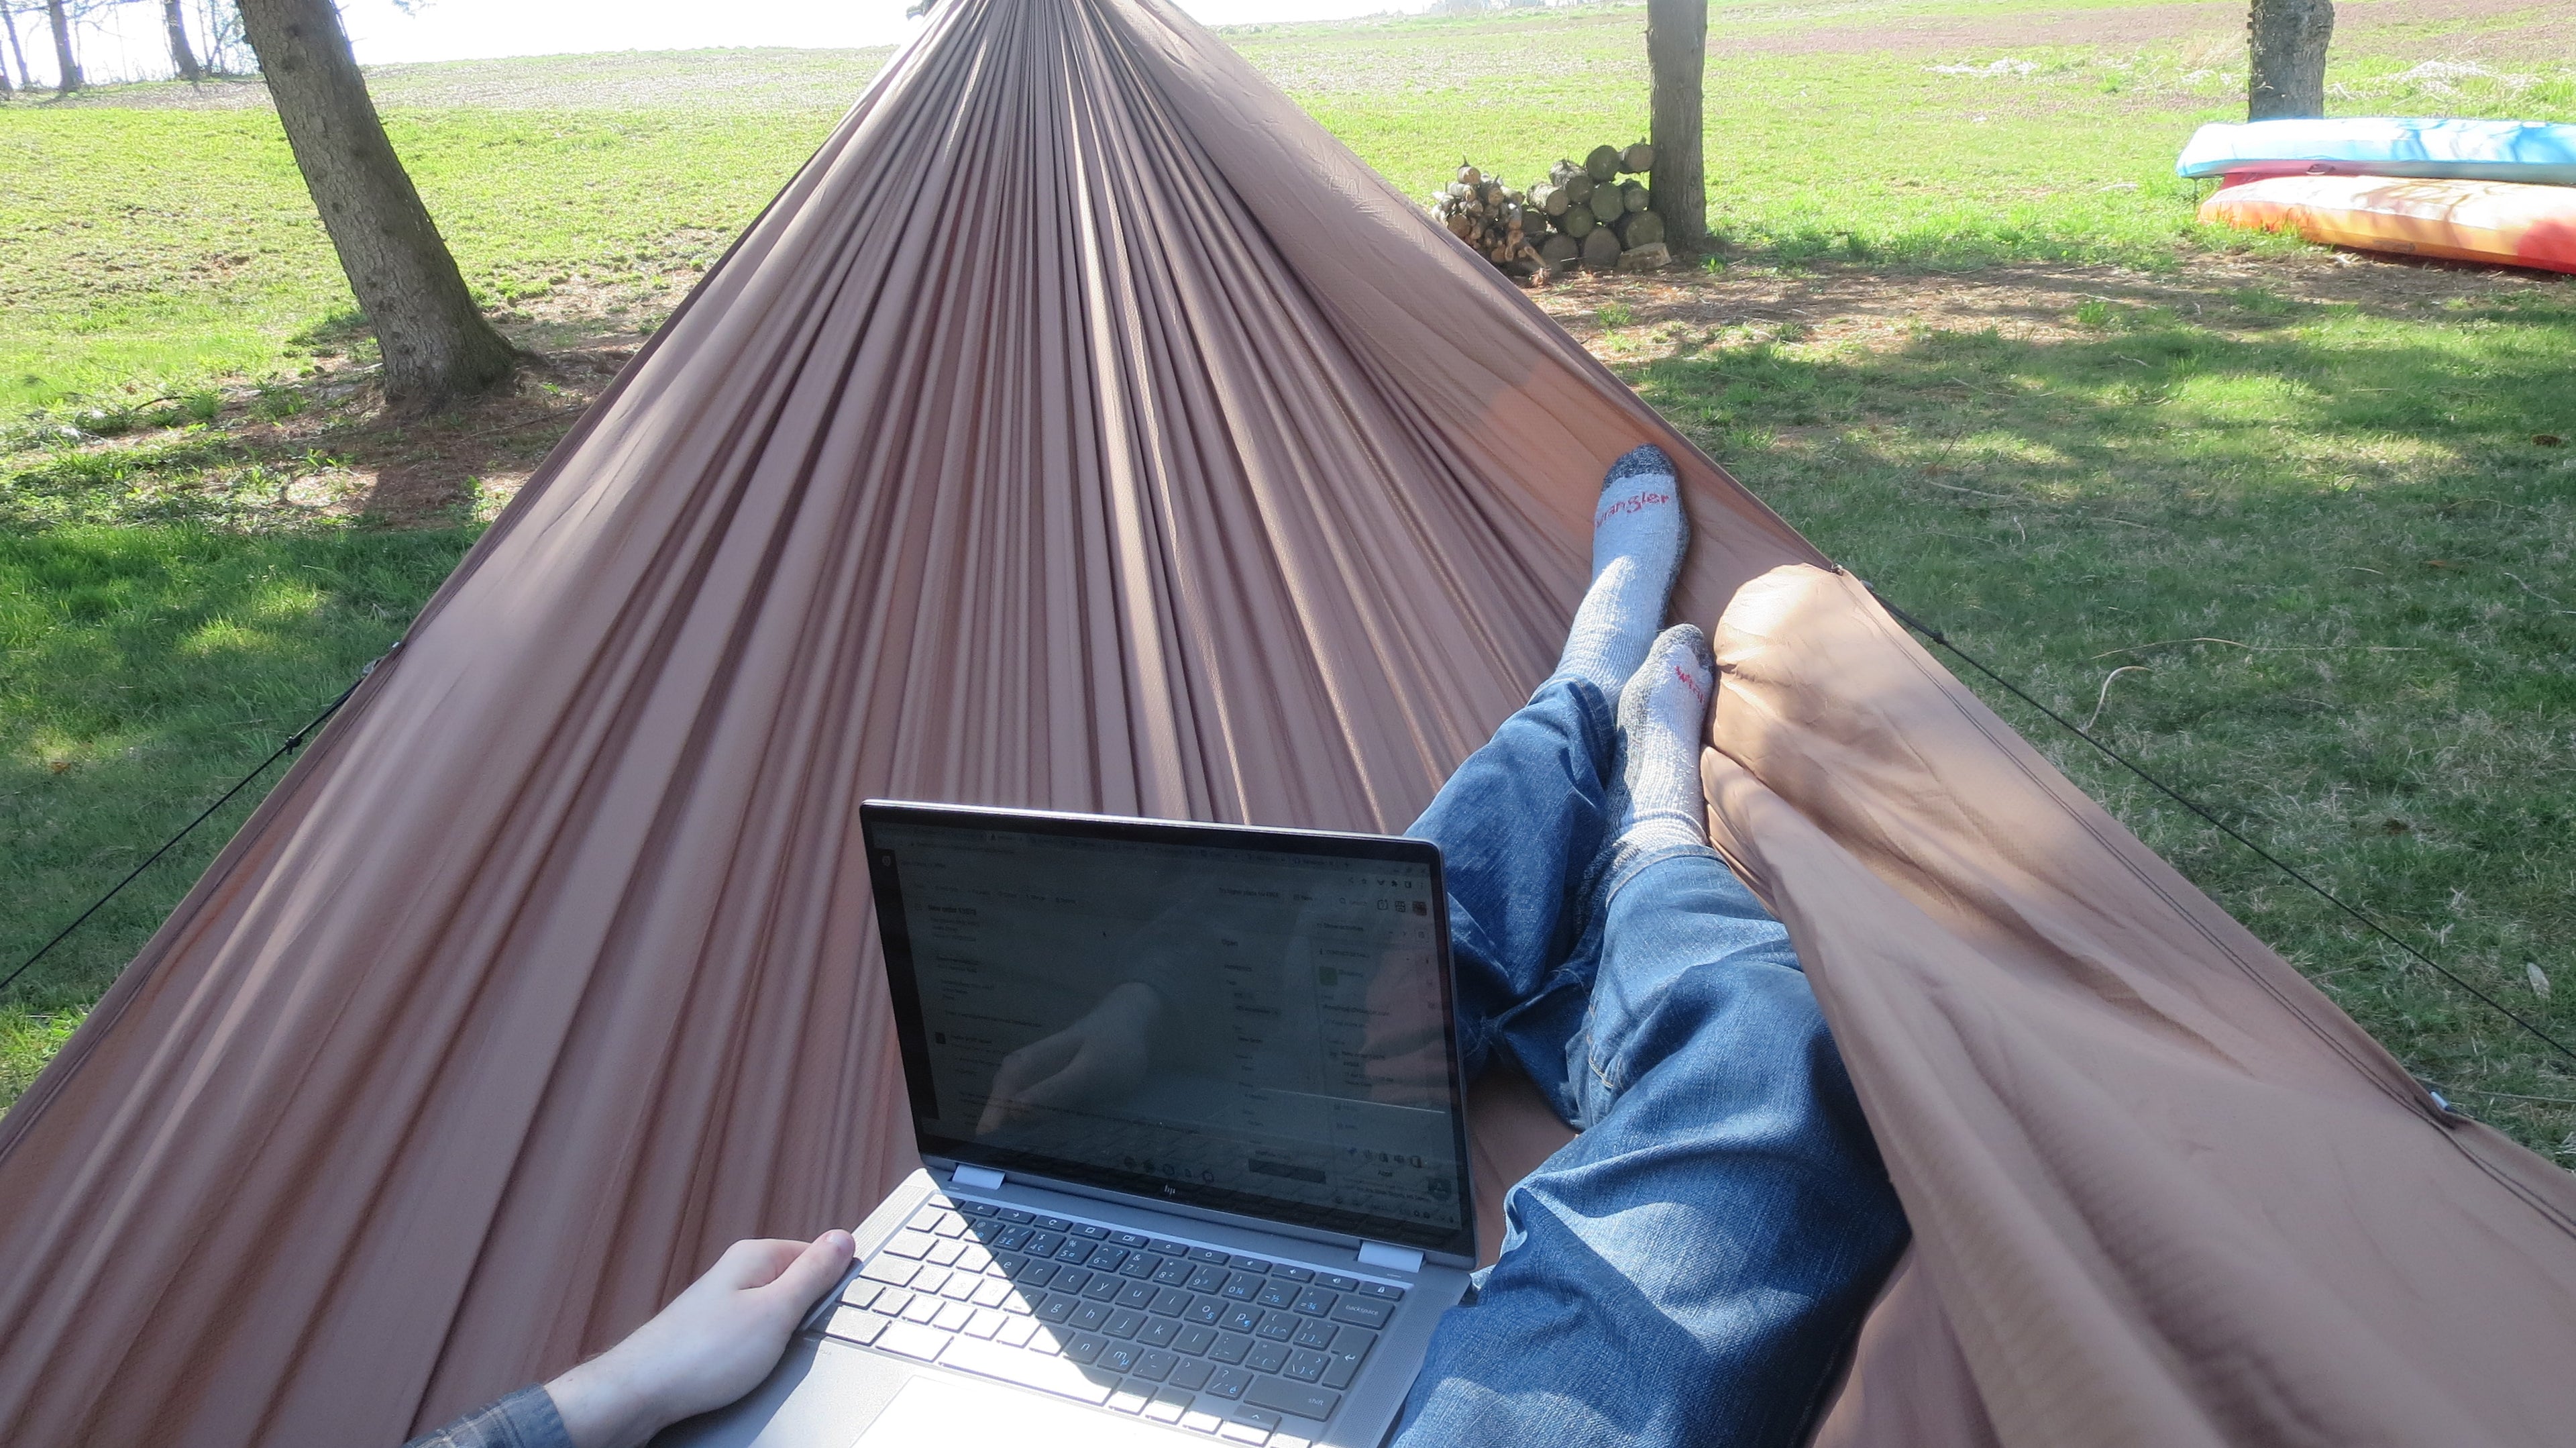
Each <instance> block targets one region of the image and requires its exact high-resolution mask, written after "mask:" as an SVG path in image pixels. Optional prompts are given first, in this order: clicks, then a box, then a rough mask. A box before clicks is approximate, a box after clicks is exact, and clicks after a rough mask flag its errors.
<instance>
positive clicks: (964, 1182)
mask: <svg viewBox="0 0 2576 1448" xmlns="http://www.w3.org/2000/svg"><path fill="white" fill-rule="evenodd" d="M948 1182H949V1184H950V1185H951V1186H960V1187H965V1188H967V1189H968V1190H970V1191H978V1192H989V1191H992V1190H994V1189H995V1188H997V1187H999V1186H1000V1185H1001V1184H1002V1174H1001V1173H1000V1172H997V1171H993V1170H991V1169H990V1168H987V1167H980V1166H966V1165H964V1164H962V1163H961V1164H960V1165H958V1166H955V1167H952V1168H950V1169H949V1172H948ZM1415 1256H1416V1260H1419V1258H1420V1254H1419V1253H1417V1254H1415Z"/></svg>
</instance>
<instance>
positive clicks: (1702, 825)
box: [1610, 623, 1717, 853]
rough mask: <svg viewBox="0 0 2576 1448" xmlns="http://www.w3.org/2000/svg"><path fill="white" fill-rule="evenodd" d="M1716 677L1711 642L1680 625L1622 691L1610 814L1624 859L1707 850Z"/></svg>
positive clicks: (1658, 640)
mask: <svg viewBox="0 0 2576 1448" xmlns="http://www.w3.org/2000/svg"><path fill="white" fill-rule="evenodd" d="M1716 676H1717V666H1716V663H1715V661H1713V660H1712V659H1711V658H1710V657H1709V652H1708V638H1707V636H1706V635H1704V634H1702V633H1701V632H1700V631H1699V630H1698V629H1697V628H1696V627H1693V626H1692V625H1690V624H1686V623H1685V624H1675V625H1674V626H1673V627H1671V628H1668V629H1666V630H1664V631H1663V632H1662V633H1660V634H1658V635H1656V636H1655V641H1654V643H1653V645H1652V646H1651V647H1649V648H1648V649H1647V651H1646V660H1645V662H1644V663H1643V664H1642V665H1640V666H1639V667H1638V669H1637V672H1636V673H1635V674H1634V675H1632V676H1631V677H1630V678H1629V680H1628V683H1627V686H1626V687H1625V688H1622V689H1621V690H1620V691H1619V782H1618V783H1617V784H1616V785H1614V786H1613V787H1612V797H1611V800H1610V807H1611V811H1612V814H1611V829H1612V832H1613V833H1614V834H1615V835H1616V836H1617V841H1618V843H1617V848H1618V849H1620V850H1621V851H1622V852H1625V853H1633V852H1635V851H1638V850H1641V849H1652V848H1655V847H1657V846H1661V845H1700V846H1706V845H1707V844H1708V807H1707V803H1706V799H1705V797H1704V796H1703V795H1702V794H1701V792H1700V784H1699V752H1700V746H1701V744H1702V743H1703V742H1704V741H1705V740H1706V739H1707V738H1708V701H1709V690H1710V687H1711V685H1712V683H1713V682H1714V681H1715V679H1716Z"/></svg>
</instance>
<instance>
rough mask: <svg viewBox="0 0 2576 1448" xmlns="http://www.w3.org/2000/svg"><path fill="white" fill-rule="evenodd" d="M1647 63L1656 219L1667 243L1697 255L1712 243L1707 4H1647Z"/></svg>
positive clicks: (1700, 0) (1649, 0) (1658, 0)
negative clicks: (1704, 97)
mask: <svg viewBox="0 0 2576 1448" xmlns="http://www.w3.org/2000/svg"><path fill="white" fill-rule="evenodd" d="M1646 64H1647V68H1648V69H1649V70H1650V71H1652V72H1653V75H1654V83H1655V84H1654V96H1653V112H1652V114H1653V121H1652V126H1651V129H1650V131H1649V132H1648V134H1649V137H1650V139H1651V140H1652V142H1653V144H1654V148H1655V169H1654V172H1653V176H1652V184H1653V190H1654V198H1655V214H1656V215H1658V216H1660V217H1662V218H1663V219H1664V241H1665V243H1666V244H1667V245H1669V246H1670V247H1671V248H1672V249H1673V250H1674V251H1676V252H1679V253H1681V254H1683V255H1685V256H1696V255H1698V254H1699V252H1700V251H1701V249H1702V248H1703V247H1705V246H1706V245H1707V243H1708V180H1707V174H1706V172H1705V171H1704V170H1703V168H1702V160H1701V141H1702V136H1703V132H1704V122H1703V121H1702V119H1701V115H1700V91H1701V86H1702V85H1703V83H1704V82H1705V79H1706V76H1707V72H1708V0H1646Z"/></svg>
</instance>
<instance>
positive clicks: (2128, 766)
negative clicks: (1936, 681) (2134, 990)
mask: <svg viewBox="0 0 2576 1448" xmlns="http://www.w3.org/2000/svg"><path fill="white" fill-rule="evenodd" d="M1861 586H1862V587H1864V588H1868V589H1869V592H1870V596H1871V597H1872V598H1875V599H1877V600H1878V604H1879V607H1881V608H1884V609H1886V610H1887V611H1888V613H1890V614H1891V615H1893V616H1894V617H1895V619H1896V621H1897V622H1898V623H1901V624H1903V625H1905V626H1906V627H1907V628H1910V629H1912V630H1914V631H1915V632H1916V633H1919V634H1921V635H1923V636H1924V637H1925V638H1927V639H1930V640H1931V641H1932V642H1934V643H1936V644H1939V645H1940V646H1941V647H1943V648H1945V649H1948V650H1949V651H1950V652H1951V653H1953V654H1956V655H1958V657H1959V661H1960V662H1961V663H1964V664H1966V665H1967V666H1968V667H1969V668H1972V669H1974V670H1976V671H1977V672H1978V673H1980V674H1983V675H1985V676H1986V677H1987V678H1989V679H1992V680H1994V681H1995V684H1996V686H1997V687H1999V688H2001V689H2003V690H2004V691H2005V692H2007V693H2009V694H2011V695H2012V696H2013V697H2014V698H2016V699H2019V700H2021V701H2022V702H2023V703H2025V704H2028V705H2029V706H2030V707H2032V708H2034V709H2037V710H2038V711H2039V712H2041V713H2042V714H2045V715H2047V716H2048V717H2049V718H2050V719H2051V720H2054V721H2055V722H2056V724H2057V725H2058V727H2059V728H2061V729H2064V730H2065V731H2066V732H2067V733H2069V734H2072V735H2074V736H2075V737H2076V738H2078V739H2081V740H2083V741H2084V742H2085V743H2087V744H2090V745H2092V746H2093V747H2094V748H2095V749H2098V750H2100V751H2101V752H2102V754H2103V756H2104V757H2105V758H2107V759H2109V760H2110V761H2111V762H2112V763H2114V764H2117V765H2118V766H2120V767H2121V768H2122V769H2125V770H2127V771H2129V772H2130V773H2131V774H2134V775H2136V776H2137V777H2138V778H2140V779H2143V780H2145V781H2146V782H2147V783H2149V784H2151V785H2154V786H2155V787H2156V788H2157V789H2158V790H2161V791H2162V792H2163V793H2164V795H2165V797H2166V798H2168V799H2170V800H2172V801H2173V802H2174V803H2176V804H2178V805H2181V806H2182V807H2183V808H2184V809H2187V810H2189V811H2191V812H2192V813H2193V814H2196V815H2198V816H2200V817H2201V818H2202V819H2203V820H2206V821H2208V822H2209V824H2210V825H2211V826H2212V827H2213V828H2215V829H2216V830H2217V831H2218V832H2219V833H2220V834H2223V835H2225V836H2227V837H2228V838H2229V839H2231V840H2234V841H2235V842H2236V843H2238V844H2240V845H2243V846H2244V847H2245V848H2247V849H2249V850H2252V851H2253V852H2254V853H2255V855H2256V856H2258V857H2260V858H2261V859H2262V860H2263V862H2264V863H2265V864H2268V865H2270V866H2271V867H2272V868H2274V869H2276V870H2278V871H2280V872H2281V873H2282V874H2284V875H2287V876H2289V877H2290V878H2291V879H2293V880H2296V881H2298V882H2299V883H2300V884H2302V885H2305V886H2307V887H2308V888H2309V889H2311V890H2313V891H2315V892H2316V894H2317V898H2319V899H2321V900H2323V901H2325V902H2326V903H2327V904H2329V905H2332V906H2333V907H2334V908H2336V909H2337V910H2340V911H2342V912H2343V913H2344V914H2346V915H2349V916H2351V917H2352V918H2353V919H2355V920H2358V921H2360V922H2361V923H2362V925H2363V926H2364V927H2365V928H2367V929H2368V930H2369V931H2370V932H2371V933H2372V934H2374V935H2377V936H2378V937H2379V938H2380V939H2382V940H2385V941H2387V942H2388V943H2389V944H2391V945H2394V946H2396V947H2397V948H2398V949H2400V950H2402V951H2405V952H2406V953H2407V954H2408V955H2411V956H2413V957H2415V958H2416V959H2417V960H2420V961H2422V962H2424V963H2425V964H2426V965H2428V966H2431V967H2432V968H2433V970H2434V971H2435V973H2437V974H2439V975H2440V976H2441V977H2442V979H2444V980H2447V981H2449V982H2450V983H2451V984H2453V985H2455V986H2458V987H2459V988H2460V989H2462V990H2464V991H2467V992H2468V993H2469V994H2471V995H2473V996H2475V997H2477V998H2478V999H2479V1000H2482V1001H2484V1002H2486V1003H2487V1004H2488V1005H2490V1006H2493V1007H2494V1008H2495V1010H2496V1013H2497V1014H2499V1015H2501V1016H2503V1017H2504V1018H2505V1019H2506V1020H2509V1021H2511V1022H2513V1023H2514V1024H2515V1025H2517V1026H2520V1027H2522V1028H2523V1029H2524V1030H2526V1031H2529V1032H2530V1033H2531V1034H2532V1035H2534V1036H2536V1037H2538V1038H2539V1039H2540V1040H2541V1041H2542V1042H2543V1043H2544V1044H2546V1045H2547V1046H2548V1047H2549V1048H2550V1049H2551V1050H2553V1051H2556V1052H2557V1053H2558V1054H2559V1055H2562V1056H2564V1057H2566V1058H2567V1059H2568V1060H2570V1061H2576V1051H2571V1050H2569V1049H2567V1047H2566V1045H2565V1044H2564V1043H2562V1042H2560V1040H2559V1039H2558V1038H2557V1037H2556V1036H2553V1035H2551V1034H2549V1033H2548V1032H2547V1031H2544V1030H2542V1029H2541V1028H2540V1027H2538V1026H2536V1025H2534V1024H2532V1023H2531V1022H2530V1021H2529V1020H2527V1019H2525V1018H2524V1017H2523V1016H2522V1014H2521V1013H2520V1012H2518V1011H2516V1010H2514V1008H2513V1007H2511V1006H2508V1005H2506V1004H2505V1003H2504V1002H2502V1001H2500V1000H2497V999H2496V998H2495V997H2494V996H2491V995H2488V994H2487V993H2486V992H2485V991H2482V990H2480V989H2478V988H2477V987H2476V986H2474V985H2471V984H2470V983H2469V982H2467V981H2465V980H2463V979H2461V978H2460V977H2459V976H2458V975H2457V974H2455V973H2453V972H2452V971H2451V969H2450V968H2449V967H2447V966H2445V965H2443V964H2442V963H2441V962H2440V961H2438V960H2435V959H2434V958H2433V957H2431V956H2429V955H2426V954H2425V953H2424V952H2422V951H2420V950H2417V949H2416V948H2415V947H2414V946H2412V945H2409V944H2407V943H2406V942H2405V941H2404V940H2402V939H2400V938H2399V937H2398V936H2397V935H2396V934H2395V933H2393V932H2392V931H2390V930H2389V928H2388V927H2387V926H2385V925H2382V924H2380V923H2379V922H2378V921H2376V920H2374V919H2372V918H2371V917H2370V916H2368V915H2365V914H2363V913H2362V912H2361V911H2360V910H2357V909H2355V908H2354V907H2352V906H2350V905H2347V904H2345V903H2344V902H2343V899H2342V897H2340V896H2338V895H2336V894H2335V893H2334V892H2333V891H2332V890H2329V889H2327V888H2326V887H2325V886H2323V885H2320V884H2318V883H2317V882H2316V881H2314V880H2311V879H2309V878H2308V877H2307V876H2306V875H2303V874H2301V873H2300V872H2299V871H2298V870H2297V869H2296V868H2294V867H2293V866H2291V865H2290V864H2289V863H2288V862H2287V861H2285V860H2283V859H2281V858H2280V857H2279V856H2278V855H2275V854H2273V853H2272V852H2271V851H2269V850H2267V849H2264V848H2263V847H2262V846H2261V845H2258V844H2256V843H2254V842H2253V841H2252V840H2249V839H2247V838H2245V836H2244V835H2242V834H2240V833H2238V832H2237V830H2236V828H2235V826H2233V825H2230V824H2229V823H2228V822H2227V821H2225V820H2223V819H2220V818H2219V817H2218V816H2217V815H2214V814H2212V813H2210V812H2209V810H2208V809H2207V808H2205V807H2203V806H2202V805H2201V804H2200V803H2199V802H2198V801H2196V800H2194V799H2192V798H2191V797H2190V796H2188V795H2185V794H2184V793H2183V792H2182V791H2181V790H2178V789H2176V788H2174V787H2173V786H2172V785H2170V784H2167V783H2165V782H2164V781H2163V780H2161V779H2158V778H2156V777H2155V776H2154V775H2152V774H2149V773H2147V771H2146V770H2145V769H2143V768H2141V767H2140V766H2139V765H2138V764H2137V763H2136V761H2134V760H2132V759H2130V758H2129V757H2128V756H2127V755H2125V754H2122V753H2121V752H2120V751H2118V750H2116V749H2113V748H2112V747H2111V746H2110V745H2108V744H2105V743H2103V742H2102V741H2101V740H2099V739H2096V738H2094V737H2093V736H2092V735H2091V734H2088V733H2086V732H2085V731H2084V730H2083V729H2082V728H2079V727H2078V726H2077V725H2076V724H2075V723H2074V722H2073V721H2071V720H2069V719H2068V718H2067V717H2066V716H2065V715H2063V714H2060V713H2058V712H2057V711H2056V710H2054V709H2051V708H2050V707H2048V706H2047V705H2046V704H2043V703H2041V702H2039V701H2038V700H2037V699H2034V698H2032V697H2031V696H2030V695H2028V694H2027V693H2024V692H2023V691H2022V690H2021V688H2020V686H2018V685H2016V684H2014V683H2013V682H2012V680H2010V679H2007V678H2005V677H2004V676H2003V675H2001V674H1998V673H1996V672H1995V671H1994V670H1992V669H1990V668H1987V667H1986V665H1985V662H1984V661H1983V660H1981V659H1979V658H1978V657H1977V656H1976V655H1974V654H1971V653H1969V652H1968V651H1967V650H1966V649H1963V648H1961V647H1959V646H1958V645H1957V644H1954V643H1952V642H1950V636H1949V635H1948V634H1945V633H1943V632H1942V631H1941V630H1939V629H1937V628H1934V627H1932V626H1931V625H1930V624H1928V623H1925V622H1924V621H1923V620H1921V619H1919V618H1916V617H1915V616H1914V615H1912V614H1910V613H1907V612H1906V611H1905V610H1903V609H1901V608H1898V607H1897V606H1896V605H1895V604H1894V603H1891V602H1889V601H1888V599H1887V597H1886V595H1884V594H1881V593H1880V592H1879V591H1878V590H1877V589H1876V588H1874V587H1871V585H1869V584H1867V583H1863V584H1862V585H1861Z"/></svg>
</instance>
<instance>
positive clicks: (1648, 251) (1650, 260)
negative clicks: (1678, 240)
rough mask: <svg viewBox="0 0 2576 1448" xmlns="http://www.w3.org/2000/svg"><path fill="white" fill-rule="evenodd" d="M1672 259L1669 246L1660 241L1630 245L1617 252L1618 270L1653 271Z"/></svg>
mask: <svg viewBox="0 0 2576 1448" xmlns="http://www.w3.org/2000/svg"><path fill="white" fill-rule="evenodd" d="M1606 234H1607V233H1596V235H1606ZM1672 259H1673V253H1672V249H1671V248H1670V247H1667V246H1665V245H1664V244H1663V243H1662V242H1660V241H1656V242H1649V243H1647V244H1646V245H1644V246H1632V247H1630V248H1628V249H1627V250H1626V251H1623V252H1621V253H1619V270H1621V271H1633V272H1642V271H1655V270H1658V269H1660V268H1662V267H1664V266H1666V265H1668V264H1670V263H1671V261H1672Z"/></svg>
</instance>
